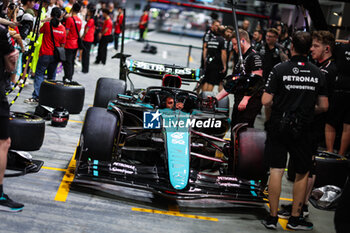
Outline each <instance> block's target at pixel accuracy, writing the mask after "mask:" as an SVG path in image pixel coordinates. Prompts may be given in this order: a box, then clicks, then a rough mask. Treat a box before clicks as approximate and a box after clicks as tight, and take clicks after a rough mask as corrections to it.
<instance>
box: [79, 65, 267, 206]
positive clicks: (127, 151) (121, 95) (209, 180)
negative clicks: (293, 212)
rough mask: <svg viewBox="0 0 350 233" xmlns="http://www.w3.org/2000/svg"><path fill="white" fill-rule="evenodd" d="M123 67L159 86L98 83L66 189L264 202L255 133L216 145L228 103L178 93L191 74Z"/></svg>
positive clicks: (259, 137)
mask: <svg viewBox="0 0 350 233" xmlns="http://www.w3.org/2000/svg"><path fill="white" fill-rule="evenodd" d="M136 63H137V62H135V61H133V64H134V65H135V64H136ZM138 64H141V63H140V62H138ZM162 66H163V67H162ZM129 67H130V70H129V71H133V72H135V73H138V74H140V73H142V74H143V75H145V74H151V75H152V76H154V75H156V74H157V73H158V74H159V73H160V75H162V76H163V77H162V80H163V81H162V86H159V87H155V86H151V87H148V88H146V89H139V90H128V91H127V90H126V83H125V82H124V81H122V80H117V79H110V78H100V79H99V80H98V82H97V87H96V92H95V99H94V107H91V108H89V109H88V110H87V113H86V116H85V121H84V126H83V128H82V132H81V137H80V142H79V145H78V147H77V153H76V157H75V158H76V162H77V165H76V171H75V178H74V182H73V185H77V186H83V187H90V188H95V189H105V187H104V188H101V187H102V186H101V184H108V185H109V186H110V185H117V186H123V187H129V188H137V189H141V190H146V191H150V192H152V193H153V194H156V195H160V196H163V197H167V198H172V199H180V200H192V199H206V198H215V199H220V200H229V201H231V202H238V203H262V202H265V200H264V198H265V195H264V194H263V191H264V188H265V183H266V179H267V175H266V169H265V168H264V166H263V148H264V144H265V133H264V132H263V131H260V130H257V129H253V128H246V126H245V125H244V124H240V125H237V126H235V127H234V128H233V129H232V131H231V132H232V134H231V140H227V139H224V136H225V134H226V133H227V131H228V130H229V127H230V126H229V125H230V124H229V118H228V106H229V103H228V99H223V100H221V101H219V102H218V101H216V99H215V98H213V97H210V96H209V97H208V96H207V95H206V94H201V95H198V94H197V93H195V92H192V91H187V90H183V89H180V87H181V84H182V82H184V80H186V81H195V80H196V75H193V74H195V73H198V72H197V71H196V70H191V69H188V68H181V67H174V66H168V68H167V66H165V65H162V64H154V63H153V64H151V63H148V65H145V64H144V63H142V67H141V68H140V66H133V65H131V66H130V63H129ZM169 67H170V68H169ZM153 69H158V70H157V71H154V70H153ZM151 70H153V71H151ZM160 70H161V71H164V72H163V73H162V72H159V71H160ZM175 70H176V72H174V71H175ZM179 75H180V76H182V77H180V76H179ZM186 75H187V76H186ZM145 76H146V75H145ZM183 77H185V78H183ZM106 103H108V105H107V104H106ZM106 105H107V106H106ZM106 107H107V108H106Z"/></svg>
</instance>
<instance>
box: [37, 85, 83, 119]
mask: <svg viewBox="0 0 350 233" xmlns="http://www.w3.org/2000/svg"><path fill="white" fill-rule="evenodd" d="M84 98H85V88H84V87H83V86H82V85H80V84H79V83H77V82H69V83H64V82H62V81H47V80H45V81H44V82H43V83H42V84H41V87H40V94H39V104H40V105H44V106H48V107H52V108H59V107H61V108H65V109H67V110H68V112H69V113H70V114H79V113H80V112H81V110H82V109H83V105H84Z"/></svg>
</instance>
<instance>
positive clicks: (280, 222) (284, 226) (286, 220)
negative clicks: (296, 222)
mask: <svg viewBox="0 0 350 233" xmlns="http://www.w3.org/2000/svg"><path fill="white" fill-rule="evenodd" d="M266 205H267V206H268V207H269V208H270V205H269V204H268V203H266ZM278 223H279V224H280V225H281V227H282V228H283V230H285V231H290V230H289V229H288V228H287V223H288V219H282V218H278Z"/></svg>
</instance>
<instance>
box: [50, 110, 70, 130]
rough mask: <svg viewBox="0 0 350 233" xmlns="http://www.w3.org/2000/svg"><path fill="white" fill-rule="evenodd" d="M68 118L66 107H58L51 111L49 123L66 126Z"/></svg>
mask: <svg viewBox="0 0 350 233" xmlns="http://www.w3.org/2000/svg"><path fill="white" fill-rule="evenodd" d="M68 119H69V112H68V110H67V109H65V108H62V107H58V108H55V109H54V110H53V112H52V117H51V125H52V126H55V127H66V125H67V123H68Z"/></svg>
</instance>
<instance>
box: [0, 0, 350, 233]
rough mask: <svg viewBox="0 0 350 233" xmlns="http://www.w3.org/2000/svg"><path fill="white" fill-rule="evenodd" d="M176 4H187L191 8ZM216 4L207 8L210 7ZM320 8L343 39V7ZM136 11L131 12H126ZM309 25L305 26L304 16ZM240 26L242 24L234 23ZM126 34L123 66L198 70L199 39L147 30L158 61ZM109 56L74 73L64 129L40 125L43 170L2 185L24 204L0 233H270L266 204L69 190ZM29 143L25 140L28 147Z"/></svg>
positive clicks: (322, 224) (146, 81)
mask: <svg viewBox="0 0 350 233" xmlns="http://www.w3.org/2000/svg"><path fill="white" fill-rule="evenodd" d="M145 2H146V1H125V0H123V1H118V3H119V4H122V5H123V4H124V5H123V6H125V7H126V17H128V14H129V12H130V14H131V15H132V17H131V18H133V19H134V20H135V19H136V20H138V17H139V14H140V13H141V9H142V8H143V7H144V6H145ZM150 2H152V1H150ZM173 2H175V1H173ZM178 2H181V3H188V2H191V3H193V2H194V1H178ZM197 2H199V1H197ZM203 2H205V1H203ZM218 2H220V1H213V3H214V4H215V3H218ZM239 2H240V4H245V3H247V4H248V5H249V6H252V4H260V3H256V2H259V1H239ZM273 2H278V4H282V5H280V9H283V12H292V11H293V9H294V6H292V5H289V4H286V3H290V2H291V1H266V6H267V7H271V6H272V4H273ZM283 2H284V3H283ZM314 2H317V1H314ZM264 3H265V1H264ZM319 3H320V6H319V9H320V10H321V11H323V14H326V15H325V23H326V24H329V25H331V26H332V25H333V26H334V28H333V29H334V30H335V32H336V33H338V34H337V35H338V37H339V38H340V39H349V31H346V29H347V28H348V26H347V25H346V23H347V22H349V20H348V19H346V17H347V16H346V14H344V13H345V11H346V9H348V8H349V7H350V5H349V3H344V2H335V1H319ZM135 6H137V9H135V10H133V8H134V7H135ZM225 7H226V8H227V6H225ZM250 8H251V7H247V11H250ZM184 9H187V8H184ZM333 9H336V11H337V12H338V13H340V12H342V14H341V16H342V17H343V20H340V21H339V19H335V18H333V16H334V15H333V16H332V14H333ZM342 10H344V11H342ZM334 11H335V10H334ZM135 12H136V13H135ZM259 14H260V13H259ZM315 14H317V13H315ZM283 17H284V15H283ZM308 17H309V20H311V16H310V15H309V16H308ZM226 20H228V21H230V20H231V19H230V18H228V19H226ZM290 20H292V16H291V18H290ZM239 22H241V20H240V19H239ZM318 23H322V22H318ZM135 33H136V32H135ZM125 34H126V35H125V36H126V38H125V47H124V53H125V54H130V55H131V57H130V58H127V59H133V60H140V61H149V62H154V63H160V64H164V63H165V64H176V65H179V66H183V67H189V68H193V69H196V68H198V67H200V58H201V50H200V49H196V48H201V47H202V39H201V38H200V37H193V36H186V35H182V34H173V33H166V32H162V31H158V30H150V31H149V32H148V34H147V40H149V41H150V42H149V44H150V45H153V46H156V48H157V53H156V54H151V53H144V52H141V51H142V50H144V48H145V45H146V43H147V42H139V41H137V40H134V39H133V38H132V37H134V36H135V34H134V32H132V33H131V32H128V31H127V30H126V33H125ZM151 41H153V42H154V43H152V42H151ZM157 41H158V42H172V43H174V44H178V45H187V46H189V45H191V47H193V49H192V50H190V52H191V54H190V56H189V50H188V48H189V47H179V46H172V45H168V44H166V43H164V44H162V43H156V42H157ZM96 50H97V48H95V50H93V52H92V53H91V57H90V61H94V60H95V57H96ZM115 53H116V51H115V50H114V49H113V46H112V45H109V50H108V56H107V62H106V65H95V64H92V62H91V64H90V71H89V73H88V74H84V73H82V72H80V70H81V67H78V66H76V68H75V73H74V81H76V82H78V83H79V84H81V85H82V86H83V87H84V88H85V99H84V104H83V109H82V111H81V112H80V113H78V114H70V115H69V121H68V124H67V126H66V127H54V126H52V125H51V122H50V121H46V122H45V136H44V142H43V145H42V146H41V148H40V150H36V151H30V152H29V153H30V154H31V156H32V157H33V159H35V160H40V161H43V162H44V164H43V166H42V168H41V170H40V171H39V172H37V173H29V174H26V175H24V176H18V177H9V178H5V179H4V189H5V192H6V193H7V194H9V196H10V197H11V198H13V199H14V200H16V201H20V202H22V203H24V205H25V207H24V210H23V211H22V212H19V213H6V212H0V219H1V220H0V232H269V231H270V230H267V229H266V228H265V227H264V226H263V225H262V224H261V220H263V219H264V218H265V217H266V214H267V213H268V212H267V211H268V204H267V203H257V204H254V205H244V204H242V203H234V202H230V201H222V200H215V199H205V200H201V199H198V200H191V201H179V200H171V199H167V198H163V197H159V196H157V195H154V194H153V193H150V192H146V191H143V190H139V189H135V188H127V187H123V186H118V185H112V184H105V185H101V186H100V187H99V188H98V189H99V190H96V189H92V188H89V187H77V186H74V185H73V184H72V183H73V181H74V178H75V169H76V160H75V156H76V153H77V151H76V149H77V146H78V145H79V140H80V135H81V131H82V126H83V123H84V120H85V114H86V111H87V110H88V109H89V108H90V107H92V106H93V103H94V93H95V88H96V83H97V81H98V79H99V78H101V77H108V78H115V79H118V78H119V73H120V60H119V59H112V56H113V55H114V54H115ZM62 77H63V72H62V71H61V72H59V73H58V75H57V77H56V79H57V80H61V79H62ZM130 78H131V80H132V82H133V85H135V88H145V87H149V86H161V85H162V81H161V80H159V79H152V78H147V77H142V76H139V75H135V74H130ZM195 85H196V83H189V84H188V85H183V86H182V88H183V89H186V90H193V89H194V87H195ZM130 86H131V84H130V81H127V88H128V89H129V88H130ZM214 90H215V89H214ZM32 91H33V85H31V84H29V85H28V86H26V87H24V88H23V90H22V91H21V93H20V95H19V97H18V98H17V100H16V101H15V103H14V104H13V105H12V106H11V111H14V112H23V113H24V112H34V111H35V106H33V105H28V104H25V103H23V101H24V100H25V99H27V98H30V97H31V93H32ZM16 94H17V92H14V93H12V94H10V95H9V96H8V98H9V100H10V101H11V100H12V99H14V98H16ZM229 99H230V105H232V104H233V102H234V98H233V97H232V96H231V95H230V98H229ZM264 120H265V119H264V110H263V111H262V114H261V115H259V116H258V117H257V119H256V122H255V128H258V129H263V128H264ZM230 136H231V135H230V133H229V131H228V133H227V134H226V135H225V138H230ZM30 140H31V139H30V138H28V141H30ZM101 146H103V145H101ZM150 146H151V145H150ZM6 173H7V174H12V173H13V171H12V170H8V171H6ZM285 173H287V172H285ZM291 202H292V182H290V181H288V180H287V178H286V176H285V177H284V178H283V184H282V193H281V198H280V204H290V203H291ZM309 211H310V216H309V217H308V218H309V220H310V221H311V222H312V223H313V224H314V229H313V232H319V233H324V232H327V233H331V232H335V227H334V211H327V210H320V209H317V208H314V207H313V206H312V205H311V204H310V205H309ZM287 221H288V220H285V219H279V223H278V227H277V231H279V232H282V231H286V230H288V229H287V228H286V225H287Z"/></svg>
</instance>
